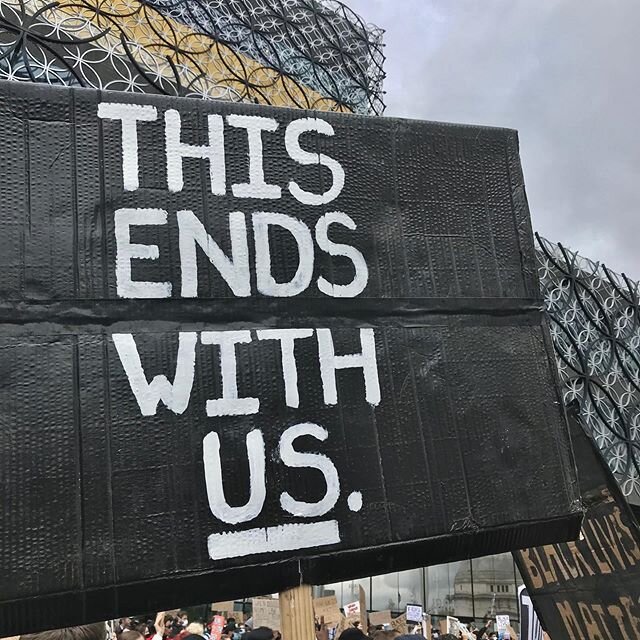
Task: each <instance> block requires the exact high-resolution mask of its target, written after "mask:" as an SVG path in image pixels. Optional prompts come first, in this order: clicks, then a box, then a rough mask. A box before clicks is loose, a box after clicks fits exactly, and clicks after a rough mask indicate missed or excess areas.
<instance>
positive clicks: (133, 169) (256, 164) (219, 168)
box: [98, 102, 345, 206]
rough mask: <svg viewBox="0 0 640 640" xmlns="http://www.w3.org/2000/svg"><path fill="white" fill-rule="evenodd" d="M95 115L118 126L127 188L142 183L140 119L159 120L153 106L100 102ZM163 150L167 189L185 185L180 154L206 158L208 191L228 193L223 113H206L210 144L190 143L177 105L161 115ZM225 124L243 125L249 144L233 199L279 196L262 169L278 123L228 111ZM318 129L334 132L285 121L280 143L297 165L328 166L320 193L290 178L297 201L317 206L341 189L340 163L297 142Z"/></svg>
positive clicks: (307, 121)
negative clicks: (268, 138) (268, 136)
mask: <svg viewBox="0 0 640 640" xmlns="http://www.w3.org/2000/svg"><path fill="white" fill-rule="evenodd" d="M98 117H100V118H104V119H110V120H118V121H120V123H121V126H122V178H123V185H124V189H125V191H136V190H137V189H138V188H139V187H140V175H139V159H140V158H139V152H138V123H141V122H152V121H154V120H157V118H158V111H157V109H156V108H155V107H154V106H152V105H139V104H121V103H117V102H101V103H100V104H99V105H98ZM164 123H165V127H164V132H165V153H166V160H167V187H168V189H169V191H172V192H179V191H182V189H183V188H184V177H183V172H182V162H183V160H184V158H200V159H202V160H207V161H208V162H209V180H210V189H211V193H212V194H214V195H225V194H226V192H227V177H226V173H227V172H226V168H227V167H226V160H225V157H226V156H225V120H224V119H223V117H222V116H221V115H216V114H212V115H208V116H207V131H208V144H205V145H193V144H187V143H185V142H182V139H181V129H182V121H181V118H180V114H179V113H178V111H176V110H175V109H169V110H167V111H166V112H165V114H164ZM226 123H227V125H228V126H229V127H233V128H236V129H244V130H245V131H246V135H247V143H248V147H249V159H248V167H247V172H248V181H247V182H241V183H237V184H233V185H232V187H231V192H232V193H233V195H234V196H235V197H236V198H259V199H267V200H270V199H278V198H281V197H282V188H281V187H280V186H279V185H275V184H268V183H267V182H266V181H265V176H264V169H263V164H264V163H263V159H264V158H263V141H262V134H263V133H273V132H274V131H276V130H277V129H278V127H279V124H278V122H277V121H276V120H275V119H274V118H266V117H264V116H249V115H237V114H234V115H228V116H227V117H226ZM307 133H316V134H321V135H324V136H333V135H334V130H333V127H332V126H331V125H330V124H329V123H328V122H326V121H325V120H321V119H319V118H298V119H297V120H293V121H292V122H290V123H289V124H288V125H287V128H286V131H285V135H284V146H285V149H286V151H287V154H288V155H289V157H290V158H291V159H292V160H293V161H295V162H297V163H298V164H301V165H311V166H316V165H321V166H324V167H326V168H327V169H329V171H330V172H331V175H332V180H331V185H330V186H329V188H328V189H327V190H326V191H324V192H323V193H312V192H310V191H306V190H305V189H303V188H302V187H300V185H299V184H298V183H297V182H295V181H294V180H291V181H290V182H289V184H288V189H289V192H290V193H291V195H292V196H293V197H294V198H295V199H296V200H298V202H300V203H302V204H305V205H312V206H319V205H324V204H328V203H329V202H332V201H333V200H335V199H336V198H337V197H338V196H339V195H340V193H341V192H342V189H343V187H344V182H345V174H344V169H343V168H342V165H341V164H340V163H339V162H338V161H337V160H334V159H333V158H330V157H329V156H327V155H325V154H323V153H318V152H317V151H305V150H304V149H303V148H302V147H301V146H300V137H301V136H302V135H303V134H307Z"/></svg>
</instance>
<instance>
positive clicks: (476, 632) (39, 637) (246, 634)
mask: <svg viewBox="0 0 640 640" xmlns="http://www.w3.org/2000/svg"><path fill="white" fill-rule="evenodd" d="M214 619H215V618H214V616H213V615H211V616H210V618H209V619H208V620H203V621H200V620H198V621H190V620H189V618H188V615H187V613H186V612H185V611H178V612H176V613H175V614H165V613H164V612H160V613H158V614H157V615H156V616H155V618H152V617H146V616H143V617H142V618H130V617H126V618H121V619H120V620H118V621H117V622H111V623H96V624H90V625H84V626H79V627H69V628H66V629H58V630H55V631H45V632H42V633H36V634H31V635H25V636H21V640H218V638H219V639H220V640H297V639H288V638H284V639H283V638H282V636H281V634H280V632H279V631H278V630H274V629H269V628H268V627H264V626H258V627H256V628H253V627H254V626H253V624H252V620H251V618H250V619H249V620H247V621H246V622H239V621H238V622H237V621H236V620H235V619H234V618H233V617H229V618H226V619H225V626H224V627H223V628H222V630H221V631H220V630H219V629H218V631H217V632H216V634H215V635H214V633H213V625H214ZM491 626H492V622H491V621H490V620H485V621H484V623H483V624H482V625H481V626H480V627H477V626H476V625H473V624H471V625H470V626H469V628H468V629H467V628H466V627H464V630H460V631H458V633H457V634H452V633H445V634H440V633H439V632H438V631H437V630H435V629H434V630H433V631H432V632H431V638H430V640H461V639H462V640H494V639H496V638H497V637H498V635H497V633H496V632H495V631H492V629H491ZM420 632H421V629H420V628H415V629H412V633H410V634H403V633H401V632H400V631H397V630H392V629H389V628H387V625H380V626H378V627H369V628H368V629H367V632H366V633H365V631H363V630H362V629H360V625H359V624H358V623H357V622H356V623H354V624H353V625H351V626H350V627H349V628H347V629H344V630H342V631H341V632H340V633H338V634H335V633H334V632H333V630H332V629H329V628H327V626H326V625H325V624H324V620H316V640H426V638H425V637H424V636H423V635H421V634H420ZM501 639H502V640H518V638H517V635H516V634H515V631H514V630H513V629H511V628H510V629H509V630H508V631H506V633H503V634H501Z"/></svg>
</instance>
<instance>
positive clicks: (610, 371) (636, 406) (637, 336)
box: [537, 236, 640, 504]
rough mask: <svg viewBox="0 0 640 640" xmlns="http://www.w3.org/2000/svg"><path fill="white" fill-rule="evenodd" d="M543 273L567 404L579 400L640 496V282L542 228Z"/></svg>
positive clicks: (630, 492) (590, 427)
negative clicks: (565, 244) (554, 240)
mask: <svg viewBox="0 0 640 640" xmlns="http://www.w3.org/2000/svg"><path fill="white" fill-rule="evenodd" d="M537 241H538V252H537V254H538V261H539V274H540V284H541V287H542V293H543V295H544V300H545V306H546V310H547V314H548V316H549V319H550V324H551V336H552V339H553V344H554V347H555V352H556V361H557V364H558V372H559V374H560V379H561V382H562V385H563V394H564V399H565V403H566V404H570V403H571V402H574V401H577V402H578V404H579V407H580V418H581V421H582V425H583V427H584V428H585V429H586V431H587V433H589V434H590V435H591V437H592V438H593V439H594V441H595V442H596V443H597V445H598V447H599V448H600V451H601V452H602V454H603V455H604V457H605V459H606V461H607V462H608V464H609V467H610V468H611V470H612V471H613V472H614V473H615V475H616V477H617V478H618V480H619V483H620V486H621V488H622V491H623V492H624V494H625V495H626V496H627V497H628V498H629V499H630V501H632V502H635V503H638V504H640V306H639V298H638V283H637V282H634V281H632V280H630V279H629V278H627V277H626V276H625V275H619V274H617V273H614V272H612V271H610V270H609V269H607V267H606V266H604V265H602V264H600V263H598V262H593V261H591V260H588V259H586V258H583V257H582V256H580V255H579V254H577V253H576V252H574V251H569V250H568V249H566V248H565V247H563V246H562V245H560V244H554V243H552V242H549V241H548V240H545V239H544V238H541V237H539V236H537Z"/></svg>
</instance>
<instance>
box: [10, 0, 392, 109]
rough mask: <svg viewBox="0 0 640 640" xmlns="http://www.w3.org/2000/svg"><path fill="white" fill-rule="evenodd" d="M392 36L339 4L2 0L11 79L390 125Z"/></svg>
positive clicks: (311, 0) (313, 0) (310, 0)
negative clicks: (382, 116)
mask: <svg viewBox="0 0 640 640" xmlns="http://www.w3.org/2000/svg"><path fill="white" fill-rule="evenodd" d="M383 60H384V56H383V54H382V42H381V31H380V30H379V29H376V28H374V27H370V26H367V25H365V24H364V23H363V22H362V20H361V19H360V18H358V17H357V16H356V15H355V14H354V13H352V12H351V11H350V10H349V9H347V8H346V7H345V6H344V5H342V4H341V3H340V2H336V1H335V0H324V1H322V2H321V1H319V0H208V1H207V0H147V1H146V2H142V1H139V0H55V1H53V2H50V1H48V0H0V78H2V79H8V80H24V81H30V82H46V83H49V84H62V85H71V86H74V85H75V86H88V87H96V88H100V89H110V90H116V91H132V92H145V93H161V94H167V95H179V96H189V97H198V98H212V99H222V100H233V101H248V102H255V103H261V104H271V105H276V106H293V107H300V108H310V109H319V110H323V111H344V112H357V113H369V112H372V113H382V111H383V110H384V105H383V103H382V88H381V85H382V80H383V77H384V73H383V71H382V63H383Z"/></svg>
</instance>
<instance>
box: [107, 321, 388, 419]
mask: <svg viewBox="0 0 640 640" xmlns="http://www.w3.org/2000/svg"><path fill="white" fill-rule="evenodd" d="M314 333H315V336H316V340H317V344H318V360H319V366H320V375H321V379H322V390H323V396H324V403H325V404H326V405H335V404H337V402H338V390H337V386H336V371H338V370H341V369H354V368H355V369H358V368H360V369H362V372H363V375H364V383H365V398H366V401H367V402H368V403H369V404H371V405H374V406H375V405H378V404H379V403H380V382H379V379H378V365H377V359H376V343H375V335H374V331H373V329H360V345H361V349H362V350H361V352H360V353H352V354H347V355H336V353H335V349H334V342H333V337H332V335H331V330H330V329H315V330H314V329H259V330H257V331H255V332H253V333H252V332H251V331H249V330H241V331H202V332H200V333H197V332H192V331H183V332H180V333H179V335H178V354H177V363H176V369H175V375H174V378H173V382H169V380H168V379H167V376H166V375H163V374H161V375H156V376H155V377H154V378H153V379H152V380H151V382H148V380H147V376H146V374H145V372H144V368H143V366H142V362H141V360H140V353H139V351H138V347H137V345H136V341H135V338H134V337H133V334H131V333H114V334H113V335H112V340H113V343H114V345H115V347H116V350H117V352H118V356H119V358H120V362H121V364H122V367H123V369H124V371H125V373H126V375H127V379H128V381H129V385H130V387H131V390H132V392H133V394H134V396H135V398H136V401H137V402H138V406H139V407H140V412H141V413H142V415H143V416H153V415H155V414H156V411H157V409H158V404H159V403H160V402H162V403H163V404H164V405H165V406H166V407H167V409H169V410H170V411H173V413H176V414H182V413H184V411H185V410H186V409H187V407H188V406H189V400H190V397H191V391H192V389H193V383H194V376H195V364H196V345H197V344H198V339H199V340H200V343H201V344H203V345H217V346H218V348H219V358H220V372H221V377H222V397H221V398H215V399H211V400H207V402H206V413H207V416H239V415H250V414H255V413H258V412H259V410H260V400H259V398H254V397H240V396H239V394H238V380H237V363H236V348H237V345H242V344H248V343H251V342H252V341H254V336H255V340H256V341H261V340H276V341H277V342H279V344H280V354H281V361H282V376H283V381H284V392H285V402H286V404H287V406H288V407H294V408H297V407H298V406H299V404H300V398H299V392H298V367H297V363H296V356H295V344H296V341H297V340H304V339H307V338H311V337H313V335H314Z"/></svg>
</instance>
